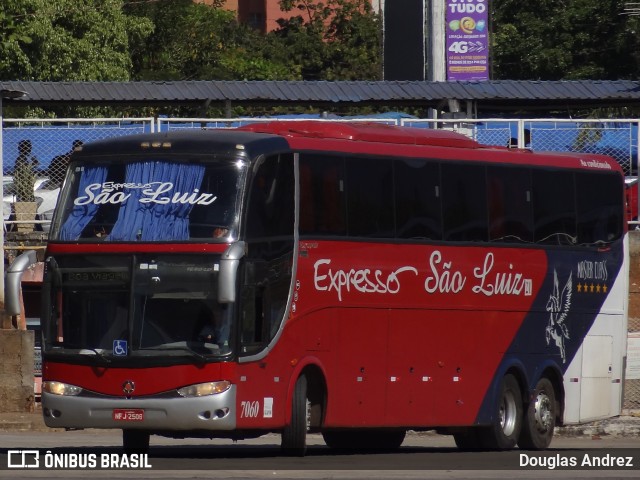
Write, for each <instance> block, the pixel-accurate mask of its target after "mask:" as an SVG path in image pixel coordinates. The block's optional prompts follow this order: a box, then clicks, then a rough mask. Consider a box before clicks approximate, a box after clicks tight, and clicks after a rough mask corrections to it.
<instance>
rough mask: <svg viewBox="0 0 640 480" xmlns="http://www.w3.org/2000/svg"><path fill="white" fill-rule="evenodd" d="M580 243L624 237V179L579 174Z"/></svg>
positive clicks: (607, 240) (577, 183)
mask: <svg viewBox="0 0 640 480" xmlns="http://www.w3.org/2000/svg"><path fill="white" fill-rule="evenodd" d="M576 198H577V202H576V203H577V210H578V243H582V244H590V243H602V242H604V243H607V242H611V241H613V240H616V239H618V238H620V236H621V235H622V222H623V218H622V212H623V211H624V209H623V206H622V199H623V193H622V179H621V178H620V176H619V175H618V174H617V173H611V174H608V175H602V174H599V173H598V174H597V173H592V172H580V173H577V174H576Z"/></svg>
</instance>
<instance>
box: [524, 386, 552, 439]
mask: <svg viewBox="0 0 640 480" xmlns="http://www.w3.org/2000/svg"><path fill="white" fill-rule="evenodd" d="M556 414H557V411H556V392H555V389H554V388H553V384H552V383H551V381H550V380H549V379H548V378H541V379H540V380H539V381H538V383H537V384H536V388H535V390H534V392H533V397H532V399H531V401H530V402H529V405H528V408H527V411H526V412H525V413H524V421H523V425H522V432H521V433H520V439H519V440H518V446H519V447H520V448H522V449H530V450H540V449H544V448H547V447H548V446H549V445H550V444H551V440H552V438H553V431H554V429H555V426H556Z"/></svg>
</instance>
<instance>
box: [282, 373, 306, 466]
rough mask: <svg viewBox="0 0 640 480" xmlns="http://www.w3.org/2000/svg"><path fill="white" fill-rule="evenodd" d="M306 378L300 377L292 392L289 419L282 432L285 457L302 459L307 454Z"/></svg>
mask: <svg viewBox="0 0 640 480" xmlns="http://www.w3.org/2000/svg"><path fill="white" fill-rule="evenodd" d="M308 403H309V402H308V399H307V377H306V376H305V375H300V377H299V378H298V380H297V381H296V385H295V387H294V390H293V399H292V408H291V419H290V421H289V423H288V424H287V425H286V426H285V427H284V430H282V443H281V447H282V452H283V453H284V454H285V455H290V456H295V457H304V455H305V453H306V452H307V430H308V427H309V408H308Z"/></svg>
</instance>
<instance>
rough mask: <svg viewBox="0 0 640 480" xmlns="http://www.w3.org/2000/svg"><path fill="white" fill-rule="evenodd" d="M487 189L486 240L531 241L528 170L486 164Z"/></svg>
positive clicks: (531, 219)
mask: <svg viewBox="0 0 640 480" xmlns="http://www.w3.org/2000/svg"><path fill="white" fill-rule="evenodd" d="M487 190H488V191H487V200H488V204H489V240H490V241H492V242H498V241H499V242H516V243H517V242H532V241H533V210H532V204H531V170H530V169H529V168H513V167H505V166H490V167H488V168H487Z"/></svg>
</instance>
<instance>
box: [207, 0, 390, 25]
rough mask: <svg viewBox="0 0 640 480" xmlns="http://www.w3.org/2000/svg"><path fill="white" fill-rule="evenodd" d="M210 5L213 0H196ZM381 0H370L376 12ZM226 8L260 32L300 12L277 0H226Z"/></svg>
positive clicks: (239, 19)
mask: <svg viewBox="0 0 640 480" xmlns="http://www.w3.org/2000/svg"><path fill="white" fill-rule="evenodd" d="M196 1H198V2H199V3H204V4H209V5H211V4H212V3H213V1H214V0H196ZM380 1H381V0H371V4H372V6H373V8H374V10H375V11H376V12H378V11H379V10H380ZM223 8H224V9H226V10H232V11H235V12H237V16H238V21H240V22H241V23H246V24H247V25H251V26H252V27H254V28H256V29H258V30H260V31H261V32H264V33H266V32H270V31H272V30H275V29H277V28H278V19H280V18H291V17H294V16H297V15H299V14H300V12H299V10H297V9H296V10H293V11H291V12H283V11H282V10H280V2H279V0H226V2H225V3H224V6H223Z"/></svg>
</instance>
